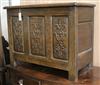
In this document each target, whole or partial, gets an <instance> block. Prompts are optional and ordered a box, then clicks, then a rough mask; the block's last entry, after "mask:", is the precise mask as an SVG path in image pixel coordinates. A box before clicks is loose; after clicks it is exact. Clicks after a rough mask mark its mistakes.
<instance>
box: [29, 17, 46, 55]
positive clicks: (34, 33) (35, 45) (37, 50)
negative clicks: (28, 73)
mask: <svg viewBox="0 0 100 85" xmlns="http://www.w3.org/2000/svg"><path fill="white" fill-rule="evenodd" d="M44 29H45V27H44V17H30V18H29V31H30V46H31V54H33V55H40V56H45V32H44Z"/></svg>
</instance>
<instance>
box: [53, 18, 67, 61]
mask: <svg viewBox="0 0 100 85" xmlns="http://www.w3.org/2000/svg"><path fill="white" fill-rule="evenodd" d="M52 28H53V53H54V58H57V59H64V60H65V59H67V57H68V56H67V55H68V18H67V17H53V18H52Z"/></svg>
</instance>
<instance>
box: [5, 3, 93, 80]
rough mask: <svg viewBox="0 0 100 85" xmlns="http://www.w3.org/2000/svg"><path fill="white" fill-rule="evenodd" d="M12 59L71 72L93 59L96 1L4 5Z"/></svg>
mask: <svg viewBox="0 0 100 85" xmlns="http://www.w3.org/2000/svg"><path fill="white" fill-rule="evenodd" d="M5 8H6V9H7V12H8V31H9V44H10V59H11V64H12V65H14V64H15V62H16V61H23V62H28V63H33V64H39V65H42V66H47V67H52V68H56V69H61V70H64V71H68V72H69V79H70V80H75V79H77V77H78V71H79V70H80V69H82V68H84V67H86V66H88V65H89V66H90V65H92V62H93V20H94V19H93V18H94V5H93V4H82V3H81V4H78V3H65V4H42V5H41V4H40V5H30V6H11V7H5Z"/></svg>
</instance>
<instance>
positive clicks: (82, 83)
mask: <svg viewBox="0 0 100 85" xmlns="http://www.w3.org/2000/svg"><path fill="white" fill-rule="evenodd" d="M20 70H23V71H24V72H23V73H22V74H23V75H24V73H25V75H27V76H34V78H37V79H40V80H45V81H52V82H55V83H59V85H100V67H94V68H93V69H92V70H91V71H90V72H89V73H87V74H84V75H82V76H80V77H79V81H77V82H72V81H69V80H67V79H66V78H64V77H59V76H55V75H51V74H48V73H43V72H39V71H35V70H33V71H32V70H29V69H25V68H23V67H20V66H18V68H17V71H20ZM20 72H21V71H20Z"/></svg>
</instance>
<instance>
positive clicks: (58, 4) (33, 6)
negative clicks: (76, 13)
mask: <svg viewBox="0 0 100 85" xmlns="http://www.w3.org/2000/svg"><path fill="white" fill-rule="evenodd" d="M70 6H83V7H84V6H88V7H94V6H95V4H90V3H77V2H73V3H50V4H32V5H19V6H6V7H4V9H16V8H40V7H42V8H45V7H70Z"/></svg>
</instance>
